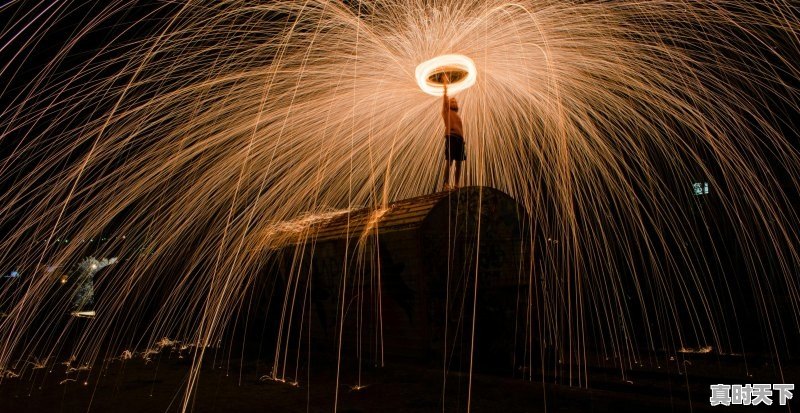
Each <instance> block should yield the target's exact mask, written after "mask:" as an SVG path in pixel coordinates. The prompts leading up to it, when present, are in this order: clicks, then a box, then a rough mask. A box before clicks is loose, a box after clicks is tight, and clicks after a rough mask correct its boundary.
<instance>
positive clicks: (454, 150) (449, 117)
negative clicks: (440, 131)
mask: <svg viewBox="0 0 800 413" xmlns="http://www.w3.org/2000/svg"><path fill="white" fill-rule="evenodd" d="M442 78H443V82H442V85H443V86H444V95H442V118H444V130H445V135H444V139H445V140H444V159H445V165H444V190H445V191H448V190H452V189H456V188H458V186H459V183H460V181H461V162H463V161H465V160H466V159H467V155H466V152H465V150H464V149H465V144H466V141H465V140H464V126H463V124H462V122H461V116H459V114H458V101H456V98H451V97H448V96H447V75H444V76H443V77H442ZM453 164H455V177H454V180H453V181H454V185H452V186H451V185H450V170H451V168H452V166H453Z"/></svg>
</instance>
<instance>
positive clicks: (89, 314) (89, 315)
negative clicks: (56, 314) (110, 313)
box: [71, 310, 97, 318]
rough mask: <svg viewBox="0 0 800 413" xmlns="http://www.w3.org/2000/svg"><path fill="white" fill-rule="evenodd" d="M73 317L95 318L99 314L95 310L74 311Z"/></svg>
mask: <svg viewBox="0 0 800 413" xmlns="http://www.w3.org/2000/svg"><path fill="white" fill-rule="evenodd" d="M71 315H72V316H73V317H78V318H94V317H95V316H96V315H97V313H96V312H95V311H94V310H92V311H73V312H72V313H71Z"/></svg>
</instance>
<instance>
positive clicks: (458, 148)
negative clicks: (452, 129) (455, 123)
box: [444, 133, 467, 162]
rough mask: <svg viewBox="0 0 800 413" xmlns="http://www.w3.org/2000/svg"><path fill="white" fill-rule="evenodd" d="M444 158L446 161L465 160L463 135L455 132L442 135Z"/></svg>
mask: <svg viewBox="0 0 800 413" xmlns="http://www.w3.org/2000/svg"><path fill="white" fill-rule="evenodd" d="M444 158H445V159H447V160H448V161H459V162H460V161H465V160H466V159H467V153H466V151H465V150H464V137H463V136H461V135H457V134H455V133H450V134H447V135H445V136H444Z"/></svg>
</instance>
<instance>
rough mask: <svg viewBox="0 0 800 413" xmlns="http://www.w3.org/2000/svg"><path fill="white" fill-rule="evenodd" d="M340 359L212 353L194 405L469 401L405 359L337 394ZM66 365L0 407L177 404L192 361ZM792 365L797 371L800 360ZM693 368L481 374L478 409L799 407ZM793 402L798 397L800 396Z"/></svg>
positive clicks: (360, 407) (439, 404)
mask: <svg viewBox="0 0 800 413" xmlns="http://www.w3.org/2000/svg"><path fill="white" fill-rule="evenodd" d="M212 364H216V365H212ZM697 364H700V363H697ZM335 367H336V366H335V365H322V364H320V365H318V366H316V367H314V368H312V369H311V375H310V377H311V380H308V379H307V378H301V380H300V383H299V384H297V385H293V384H290V383H287V382H284V383H281V382H276V381H263V380H260V377H261V376H262V375H263V374H262V373H259V372H263V371H267V369H268V366H266V365H265V364H263V363H258V362H246V363H240V362H239V361H236V360H231V361H230V362H228V361H224V362H216V363H214V362H213V361H209V362H206V363H205V366H204V367H203V369H202V373H201V375H200V381H199V384H198V386H197V390H196V392H195V393H194V396H193V398H192V401H191V405H190V409H189V410H190V411H194V412H330V411H333V410H334V403H335V402H336V403H337V409H338V411H339V412H437V411H438V412H441V411H447V412H451V411H466V409H467V393H468V391H467V389H468V386H467V384H468V375H466V374H463V373H458V372H453V373H450V374H448V376H447V380H446V382H445V377H444V376H443V374H442V372H441V370H438V369H436V368H432V367H425V366H418V365H403V364H400V365H388V366H386V367H383V368H374V367H370V368H364V369H363V370H362V382H361V383H362V385H363V386H364V387H363V388H360V389H354V388H353V386H354V385H355V384H356V383H357V377H356V375H355V374H354V373H353V372H352V371H350V372H347V373H345V372H343V373H342V376H341V377H342V378H341V382H340V384H339V387H338V388H339V392H338V393H339V394H338V400H337V401H335V400H334V395H335V391H334V390H335V389H336V388H337V387H336V375H335V371H336V368H335ZM65 369H66V368H65V367H64V366H62V365H58V364H57V365H55V366H53V368H52V370H47V369H39V370H29V371H28V373H27V374H24V375H22V376H21V377H17V378H5V379H3V380H2V382H1V383H0V412H18V413H23V412H118V413H124V412H179V411H181V407H182V403H183V397H184V392H183V389H184V386H185V384H186V382H187V378H188V372H189V362H188V361H187V360H186V359H177V358H174V357H168V356H163V357H161V358H159V359H154V360H153V361H152V362H150V363H145V362H144V361H142V360H139V359H132V360H127V361H119V360H117V361H113V362H109V363H107V364H106V365H104V366H95V367H93V368H92V370H91V372H77V373H70V374H67V373H66V372H65ZM695 370H699V369H695ZM791 371H792V372H794V373H796V371H797V369H796V368H794V369H793V370H791ZM687 372H688V374H677V373H674V372H673V373H670V372H653V371H646V370H642V371H639V372H635V371H634V372H631V373H630V374H629V375H627V376H626V377H625V378H624V379H622V378H620V376H619V372H614V371H611V370H609V371H602V370H600V371H593V372H590V380H591V382H590V384H589V388H586V387H579V386H575V385H573V386H569V385H568V383H564V384H552V383H554V382H565V381H568V379H567V378H566V377H563V378H557V377H549V378H547V382H548V384H544V385H543V384H542V382H541V381H539V382H535V381H533V382H532V381H526V380H521V379H513V378H503V377H500V376H498V375H486V374H475V375H474V376H473V382H472V394H471V402H470V403H471V405H470V408H471V411H473V412H491V413H500V412H627V411H630V412H648V413H654V412H689V411H725V412H735V411H747V412H756V411H797V408H794V409H792V410H789V408H788V407H779V406H777V402H776V403H775V405H773V406H772V407H765V406H757V407H756V406H745V407H741V406H739V407H738V408H737V407H715V408H711V407H710V405H709V401H708V397H709V395H710V390H709V387H708V385H709V384H710V383H716V382H718V381H721V380H723V379H719V378H717V377H713V376H709V375H708V374H705V372H702V371H697V372H696V373H695V372H694V371H693V370H692V369H689V370H687ZM793 377H797V376H796V375H795V376H793ZM753 380H757V377H754V378H753ZM723 382H725V381H723ZM730 382H731V381H728V383H730ZM753 382H758V381H753ZM574 384H575V383H574ZM443 395H444V396H443ZM797 398H800V396H798V397H797ZM790 405H797V400H795V401H793V402H791V403H790Z"/></svg>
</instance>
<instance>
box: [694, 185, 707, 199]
mask: <svg viewBox="0 0 800 413" xmlns="http://www.w3.org/2000/svg"><path fill="white" fill-rule="evenodd" d="M692 189H693V192H694V194H695V196H702V195H708V193H709V187H708V182H695V183H693V184H692Z"/></svg>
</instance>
